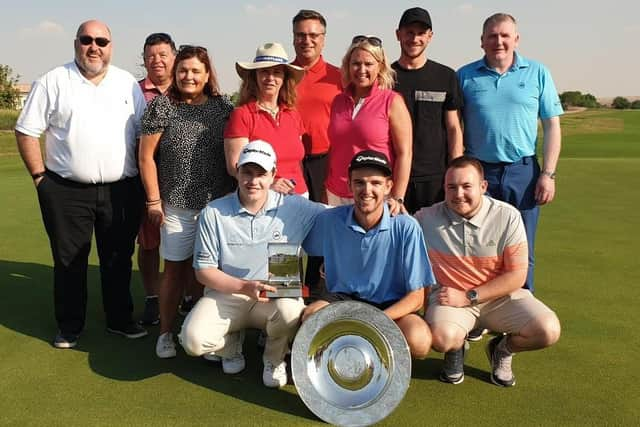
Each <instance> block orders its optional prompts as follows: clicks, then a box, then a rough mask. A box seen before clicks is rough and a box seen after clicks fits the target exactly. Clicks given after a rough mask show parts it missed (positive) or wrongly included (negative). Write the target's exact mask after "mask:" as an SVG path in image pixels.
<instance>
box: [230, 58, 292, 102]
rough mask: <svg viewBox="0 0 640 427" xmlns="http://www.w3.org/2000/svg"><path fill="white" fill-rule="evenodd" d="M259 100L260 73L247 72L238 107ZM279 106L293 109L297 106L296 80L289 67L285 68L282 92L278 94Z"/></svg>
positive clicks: (243, 79)
mask: <svg viewBox="0 0 640 427" xmlns="http://www.w3.org/2000/svg"><path fill="white" fill-rule="evenodd" d="M257 100H258V72H257V70H246V71H245V72H244V73H243V77H242V83H241V84H240V96H239V97H238V106H241V105H244V104H248V103H249V102H252V101H257ZM278 104H280V105H282V104H284V105H286V106H287V107H289V108H293V107H295V105H296V80H295V79H294V78H293V76H292V75H291V71H289V68H288V67H284V81H283V82H282V87H281V88H280V92H278Z"/></svg>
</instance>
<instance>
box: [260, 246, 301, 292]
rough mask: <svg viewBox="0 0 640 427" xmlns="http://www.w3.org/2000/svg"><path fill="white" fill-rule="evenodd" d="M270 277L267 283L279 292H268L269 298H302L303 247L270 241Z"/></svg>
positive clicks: (268, 249) (268, 250) (268, 248)
mask: <svg viewBox="0 0 640 427" xmlns="http://www.w3.org/2000/svg"><path fill="white" fill-rule="evenodd" d="M267 252H268V253H269V278H268V279H267V284H268V285H271V286H274V287H275V288H276V289H277V290H278V292H266V296H267V297H268V298H300V297H302V296H303V286H302V282H303V281H302V249H301V248H300V245H294V244H290V243H269V244H268V245H267Z"/></svg>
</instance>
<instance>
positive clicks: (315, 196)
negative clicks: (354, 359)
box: [302, 153, 327, 300]
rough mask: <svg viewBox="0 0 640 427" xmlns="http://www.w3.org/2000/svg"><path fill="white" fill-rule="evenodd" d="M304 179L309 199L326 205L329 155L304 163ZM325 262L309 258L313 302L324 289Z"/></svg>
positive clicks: (308, 282) (308, 281)
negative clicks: (325, 184) (321, 273)
mask: <svg viewBox="0 0 640 427" xmlns="http://www.w3.org/2000/svg"><path fill="white" fill-rule="evenodd" d="M302 165H303V169H304V179H305V181H306V183H307V188H308V189H309V199H311V200H313V201H314V202H323V203H326V202H327V200H326V195H325V186H324V181H325V179H326V177H327V153H325V154H316V155H309V156H306V157H305V158H304V161H303V163H302ZM323 262H324V258H323V257H311V256H310V257H309V259H308V260H307V271H306V272H305V278H304V279H305V284H306V285H307V286H308V287H309V292H310V294H311V300H315V299H316V298H317V297H318V296H319V295H320V293H321V292H322V290H323V289H324V280H323V279H322V278H321V277H320V266H321V265H322V263H323Z"/></svg>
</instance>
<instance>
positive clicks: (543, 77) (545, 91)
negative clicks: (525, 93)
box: [538, 65, 564, 119]
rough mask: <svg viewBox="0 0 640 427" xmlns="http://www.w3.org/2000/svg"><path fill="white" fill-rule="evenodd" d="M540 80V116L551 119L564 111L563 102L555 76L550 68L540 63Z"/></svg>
mask: <svg viewBox="0 0 640 427" xmlns="http://www.w3.org/2000/svg"><path fill="white" fill-rule="evenodd" d="M538 78H539V81H540V92H541V93H540V113H539V114H540V118H541V119H549V118H551V117H556V116H559V115H561V114H563V113H564V110H563V109H562V103H561V102H560V96H558V90H557V89H556V85H555V84H554V83H553V78H552V77H551V73H550V72H549V70H548V69H547V68H546V67H545V66H543V65H540V71H539V77H538Z"/></svg>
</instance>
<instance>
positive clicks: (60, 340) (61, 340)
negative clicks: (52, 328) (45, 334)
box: [53, 331, 78, 348]
mask: <svg viewBox="0 0 640 427" xmlns="http://www.w3.org/2000/svg"><path fill="white" fill-rule="evenodd" d="M76 344H78V335H76V334H65V333H63V332H61V331H58V333H57V334H56V337H55V338H54V339H53V346H54V347H55V348H73V347H75V346H76Z"/></svg>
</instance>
